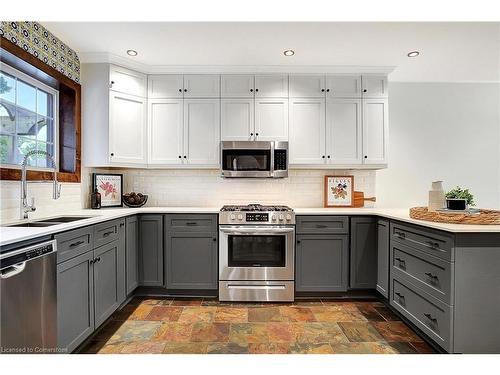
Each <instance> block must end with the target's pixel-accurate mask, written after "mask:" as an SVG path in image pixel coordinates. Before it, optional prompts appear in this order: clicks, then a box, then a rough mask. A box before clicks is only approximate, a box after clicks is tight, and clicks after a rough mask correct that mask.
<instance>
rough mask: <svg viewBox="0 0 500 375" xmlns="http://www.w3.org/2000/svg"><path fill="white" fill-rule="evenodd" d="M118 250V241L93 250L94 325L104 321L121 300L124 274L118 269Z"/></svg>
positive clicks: (97, 325)
mask: <svg viewBox="0 0 500 375" xmlns="http://www.w3.org/2000/svg"><path fill="white" fill-rule="evenodd" d="M119 252H120V249H119V241H113V242H111V243H109V244H106V245H104V246H101V247H99V248H97V249H95V250H94V264H93V266H94V301H95V303H94V315H95V320H94V323H95V327H99V326H100V325H101V324H102V323H104V321H105V320H106V319H108V318H109V316H110V315H111V314H112V313H113V312H114V311H115V310H116V309H117V308H118V307H119V306H120V304H121V303H122V302H123V297H122V296H123V294H124V287H125V286H124V284H123V283H122V281H123V280H124V276H125V275H124V272H123V271H124V270H120V261H119V259H118V258H119ZM120 274H122V275H120ZM121 276H123V277H121Z"/></svg>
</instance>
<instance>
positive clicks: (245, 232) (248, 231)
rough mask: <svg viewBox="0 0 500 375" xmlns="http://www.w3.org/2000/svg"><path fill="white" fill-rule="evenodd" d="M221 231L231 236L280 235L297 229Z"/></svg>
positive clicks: (230, 229)
mask: <svg viewBox="0 0 500 375" xmlns="http://www.w3.org/2000/svg"><path fill="white" fill-rule="evenodd" d="M220 231H221V232H223V233H230V234H248V235H252V234H269V235H273V234H280V233H292V232H294V231H295V228H272V227H271V228H269V227H267V228H266V227H261V228H255V227H252V228H220Z"/></svg>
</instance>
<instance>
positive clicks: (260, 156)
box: [221, 141, 288, 178]
mask: <svg viewBox="0 0 500 375" xmlns="http://www.w3.org/2000/svg"><path fill="white" fill-rule="evenodd" d="M221 153H222V156H221V172H222V176H223V177H260V178H282V177H288V142H286V141H270V142H264V141H241V142H228V141H222V142H221Z"/></svg>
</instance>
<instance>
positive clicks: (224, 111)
mask: <svg viewBox="0 0 500 375" xmlns="http://www.w3.org/2000/svg"><path fill="white" fill-rule="evenodd" d="M254 107H255V106H254V100H253V99H245V98H241V99H221V124H220V125H221V138H222V140H223V141H250V140H253V138H254V136H255V131H254V128H255V127H254V123H255V121H254V115H255V110H254Z"/></svg>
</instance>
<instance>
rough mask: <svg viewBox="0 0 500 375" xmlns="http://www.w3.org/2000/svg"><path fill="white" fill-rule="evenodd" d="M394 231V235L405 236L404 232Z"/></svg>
mask: <svg viewBox="0 0 500 375" xmlns="http://www.w3.org/2000/svg"><path fill="white" fill-rule="evenodd" d="M394 233H396V236H398V237H399V238H403V239H404V238H405V237H406V233H405V232H394Z"/></svg>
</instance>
